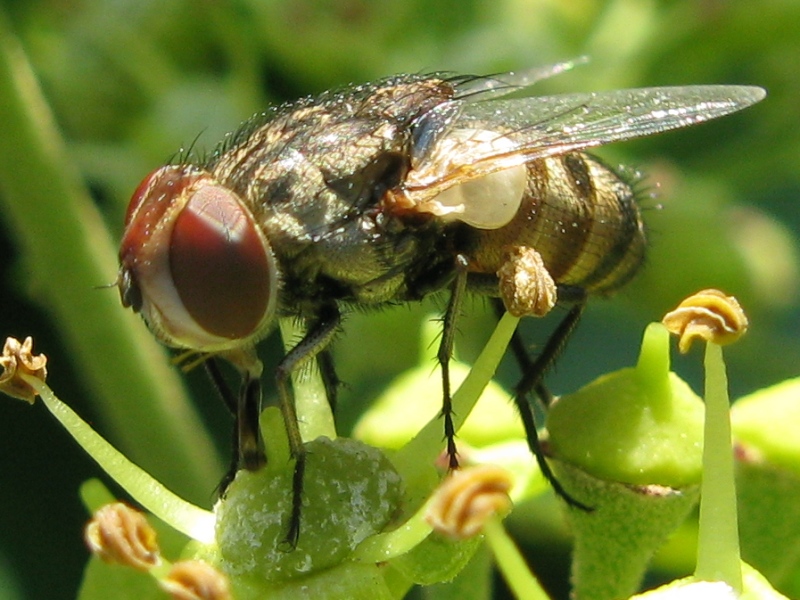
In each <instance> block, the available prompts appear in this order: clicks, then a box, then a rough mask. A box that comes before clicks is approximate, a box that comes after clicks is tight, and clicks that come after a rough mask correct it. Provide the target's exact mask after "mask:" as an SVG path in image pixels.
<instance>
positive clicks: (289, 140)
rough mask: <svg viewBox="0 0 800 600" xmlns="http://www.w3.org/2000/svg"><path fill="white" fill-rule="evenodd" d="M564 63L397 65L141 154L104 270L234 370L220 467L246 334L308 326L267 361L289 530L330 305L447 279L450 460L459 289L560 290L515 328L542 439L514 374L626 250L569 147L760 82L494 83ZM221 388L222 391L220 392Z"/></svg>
mask: <svg viewBox="0 0 800 600" xmlns="http://www.w3.org/2000/svg"><path fill="white" fill-rule="evenodd" d="M569 66H570V64H569V63H563V64H560V65H555V66H551V67H545V68H542V69H534V70H530V71H527V72H525V73H522V74H516V75H515V74H507V75H502V76H497V77H446V76H438V75H428V76H419V75H401V76H397V77H393V78H389V79H385V80H382V81H378V82H375V83H369V84H365V85H358V86H353V87H349V88H345V89H343V90H340V91H334V92H327V93H323V94H322V95H320V96H318V97H314V98H305V99H302V100H299V101H297V102H294V103H290V104H287V105H284V106H281V107H279V108H276V109H274V110H272V111H270V112H266V113H264V114H261V115H258V116H256V117H254V118H253V119H251V120H250V121H249V122H247V123H245V124H244V125H243V126H242V127H241V128H240V130H239V131H237V132H236V133H234V134H232V135H230V136H229V137H228V138H227V139H226V140H225V141H224V142H223V143H222V144H221V145H220V146H219V147H218V148H217V149H216V150H215V151H214V152H213V153H212V154H211V155H210V156H208V157H207V158H205V159H203V160H200V161H197V162H184V161H181V162H179V164H171V165H167V166H164V167H161V168H158V169H156V170H155V171H153V172H152V173H150V174H149V175H148V176H147V177H146V178H145V179H144V180H143V182H142V183H141V184H140V186H139V187H138V189H137V190H136V191H135V192H134V194H133V197H132V198H131V201H130V205H129V207H128V212H127V216H126V222H125V233H124V237H123V239H122V243H121V247H120V254H119V259H120V265H121V266H120V270H119V276H118V280H117V284H118V287H119V291H120V294H121V298H122V303H123V304H124V305H125V306H129V307H131V308H133V310H135V311H136V312H139V313H141V314H142V316H143V317H144V319H145V321H146V322H147V324H148V326H149V327H150V329H151V330H152V331H153V333H154V334H155V335H156V337H157V338H159V339H160V340H161V341H162V342H164V343H165V344H167V345H169V346H173V347H177V348H184V349H188V350H192V351H195V352H198V353H202V354H203V355H207V356H209V357H211V358H210V359H209V360H208V363H207V364H208V366H209V370H210V372H211V375H212V379H213V380H214V381H215V382H216V383H217V385H218V387H223V388H224V384H223V382H222V379H221V376H220V374H219V371H218V368H217V366H216V362H215V358H214V357H221V358H223V359H227V360H228V361H230V362H231V363H232V364H233V365H234V366H235V367H236V368H237V369H238V370H239V372H240V373H241V376H242V386H241V389H240V391H239V392H238V393H237V394H231V393H229V392H228V393H227V394H226V395H227V396H228V397H229V400H228V402H229V403H230V404H231V408H232V409H233V410H234V412H235V414H236V417H237V432H238V433H237V436H238V442H237V446H238V452H237V457H236V459H235V460H236V466H237V468H243V469H250V470H255V469H258V468H259V467H260V466H262V465H263V464H264V463H265V461H266V457H265V456H264V450H263V443H262V441H261V439H260V433H259V430H258V414H259V411H260V402H261V384H260V378H261V372H262V365H261V363H260V361H259V359H258V358H257V356H256V353H255V345H256V344H257V343H258V342H259V340H261V339H262V338H264V337H265V336H266V335H267V334H268V333H270V331H271V330H272V329H273V327H274V325H275V323H276V320H277V319H278V318H280V317H299V318H301V319H302V320H303V321H304V322H305V324H306V334H305V337H303V339H302V340H301V341H300V342H298V343H297V345H296V346H295V347H294V348H292V349H291V350H290V351H289V352H288V353H287V354H286V355H285V356H284V358H283V359H282V361H281V362H280V363H279V365H278V367H277V372H276V374H275V379H276V382H277V388H278V394H279V398H280V402H281V408H282V412H283V415H284V419H285V425H286V429H287V432H288V437H289V444H290V450H291V453H292V456H293V457H294V458H295V460H296V462H295V467H294V500H293V509H292V514H291V515H290V519H289V525H288V536H287V541H288V542H289V543H291V544H295V543H296V541H297V538H298V535H299V532H300V506H301V495H302V482H303V470H304V466H305V454H304V450H303V443H302V440H301V438H300V433H299V429H298V425H297V417H296V414H295V409H294V404H293V400H292V395H291V391H290V389H289V388H290V386H289V381H290V375H291V373H292V372H293V371H295V370H296V369H297V368H298V367H299V366H300V365H301V364H302V363H304V362H305V361H307V360H309V359H311V358H313V357H315V356H316V357H318V358H319V359H320V364H321V372H322V374H323V380H324V382H325V386H326V390H327V392H328V395H329V399H330V400H331V401H333V400H334V398H335V392H336V386H337V383H338V380H337V378H336V373H335V370H334V369H333V362H332V360H331V355H330V350H329V345H330V342H331V341H332V339H333V338H334V336H335V334H336V333H337V331H338V330H339V328H340V323H341V320H342V314H343V313H346V312H347V310H349V309H350V308H352V307H354V306H359V307H378V306H381V305H383V304H387V303H399V302H410V301H416V300H420V299H422V298H425V297H426V296H428V295H430V294H433V293H438V292H442V293H445V294H448V297H449V299H448V302H447V308H446V310H445V314H444V319H443V321H442V322H443V335H442V339H441V343H440V348H439V352H438V360H439V362H440V363H441V366H442V380H443V393H442V395H443V400H442V418H443V423H444V431H445V437H446V443H447V453H448V455H449V458H450V466H451V467H453V468H454V467H456V466H457V464H458V461H457V453H456V445H455V442H454V436H455V432H454V427H453V421H452V415H451V407H450V378H449V369H448V361H449V359H450V355H451V352H452V347H453V337H454V332H455V327H456V321H457V317H458V315H459V312H460V309H461V306H462V303H463V301H464V297H465V295H466V294H468V293H473V294H480V295H484V296H488V297H490V298H493V299H495V300H494V301H495V304H497V305H498V306H499V307H500V308H502V309H504V310H509V311H510V312H512V313H514V314H515V315H517V316H525V315H533V316H543V315H545V314H547V313H548V312H549V311H550V310H551V309H552V308H553V306H554V305H555V304H556V303H557V302H560V303H562V304H566V305H568V306H570V308H569V310H568V311H567V313H566V316H565V317H564V318H563V320H562V321H561V323H560V325H559V326H558V327H557V328H556V329H555V331H554V333H553V334H552V336H551V338H550V340H549V341H548V343H547V344H546V346H545V347H544V349H543V351H542V352H541V353H540V355H539V357H538V358H537V359H536V360H533V359H532V358H531V357H529V356H528V352H527V350H526V348H525V347H524V345H523V344H522V342H521V340H520V339H519V337H518V336H516V337H515V338H514V341H513V343H512V349H513V352H514V354H515V356H516V358H517V360H518V362H519V363H520V366H521V367H522V370H523V373H524V374H523V378H522V381H521V382H520V384H519V385H518V386H517V388H516V400H515V401H516V404H517V406H518V407H519V410H520V414H521V415H522V417H523V422H524V424H525V427H526V430H527V434H528V437H529V444H530V446H531V449H532V450H533V452H534V453H535V454H536V456H537V460H538V461H539V463H540V465H541V466H542V468H543V469H544V471H545V473H546V474H548V475H549V476H550V478H551V480H552V482H553V484H554V485H555V486H556V490H557V491H559V492H560V493H561V494H562V495H563V496H564V497H565V498H567V499H568V501H571V502H572V503H573V504H576V505H580V503H579V502H577V501H575V500H572V499H571V498H570V497H569V496H568V495H567V494H566V493H565V492H564V490H563V489H561V488H560V486H559V485H558V482H557V481H556V480H555V478H554V477H552V474H550V472H549V469H548V468H547V463H546V462H545V461H544V459H543V458H542V456H541V452H540V451H539V448H538V438H537V433H536V427H535V424H534V421H533V415H532V411H531V406H530V404H529V398H528V397H529V396H530V394H531V393H535V394H537V395H539V396H540V397H547V390H546V389H545V387H544V385H543V383H542V378H543V375H544V373H545V371H546V370H547V368H548V367H549V366H550V365H551V363H552V362H553V361H554V360H555V358H556V357H557V355H558V353H559V351H560V349H561V348H562V347H563V345H564V343H565V342H566V340H567V338H568V336H569V334H570V332H571V331H572V329H573V328H574V326H575V325H576V323H577V321H578V319H579V317H580V314H581V312H582V310H583V307H584V306H585V303H586V301H587V298H588V297H589V296H591V295H602V294H606V293H609V292H612V291H614V290H616V289H618V288H619V287H621V286H622V285H624V284H625V283H626V282H627V281H628V280H629V279H630V278H631V277H632V276H633V275H634V274H635V273H636V271H637V269H638V268H639V266H640V265H641V263H642V261H643V257H644V254H645V248H646V239H645V228H644V225H643V222H642V219H641V216H640V213H639V208H638V206H637V202H636V194H635V192H634V189H633V185H634V182H633V181H631V180H630V178H626V176H624V175H623V174H621V173H620V172H617V171H615V170H614V169H611V168H610V167H608V166H606V165H605V164H604V163H603V162H601V161H600V160H598V159H596V158H593V157H592V156H590V155H588V154H585V153H584V152H583V151H584V150H586V149H588V148H592V147H595V146H600V145H603V144H608V143H611V142H615V141H620V140H625V139H630V138H635V137H640V136H647V135H651V134H654V133H658V132H661V131H666V130H669V129H675V128H680V127H685V126H688V125H692V124H695V123H700V122H703V121H707V120H709V119H713V118H716V117H720V116H722V115H726V114H728V113H732V112H735V111H738V110H740V109H742V108H744V107H746V106H749V105H751V104H753V103H755V102H758V101H759V100H761V99H762V98H763V97H764V95H765V94H764V91H763V90H761V89H760V88H755V87H744V86H690V87H671V88H645V89H630V90H615V91H609V92H600V93H583V94H567V95H558V96H544V97H527V98H521V99H519V98H518V99H508V98H507V96H508V94H509V93H511V92H516V91H519V90H520V89H522V88H526V87H528V86H529V85H531V84H533V83H535V82H536V81H538V80H540V79H543V78H545V77H549V76H551V75H554V74H556V73H558V72H560V71H563V70H564V69H565V68H568V67H569ZM233 396H235V397H233Z"/></svg>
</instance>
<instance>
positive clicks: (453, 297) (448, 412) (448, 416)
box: [436, 254, 468, 469]
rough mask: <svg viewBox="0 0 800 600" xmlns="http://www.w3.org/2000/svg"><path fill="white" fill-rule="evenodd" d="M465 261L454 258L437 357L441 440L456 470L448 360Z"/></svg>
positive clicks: (463, 285)
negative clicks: (439, 367) (442, 439)
mask: <svg viewBox="0 0 800 600" xmlns="http://www.w3.org/2000/svg"><path fill="white" fill-rule="evenodd" d="M467 264H468V263H467V259H466V257H465V256H463V255H461V254H459V255H458V256H456V269H455V270H456V277H455V279H454V280H453V283H452V287H451V290H450V300H449V302H448V303H447V310H446V311H445V313H444V320H443V322H442V340H441V342H439V351H438V352H437V354H436V358H437V360H438V361H439V365H440V366H441V367H442V418H443V419H444V437H445V440H446V441H447V460H448V462H447V464H448V468H450V469H457V468H458V452H457V450H456V440H455V437H456V430H455V426H454V425H453V399H452V393H451V389H450V358H451V357H452V356H453V343H454V341H455V335H456V319H457V318H458V316H459V315H460V314H461V306H462V304H463V302H464V293H465V291H466V288H467Z"/></svg>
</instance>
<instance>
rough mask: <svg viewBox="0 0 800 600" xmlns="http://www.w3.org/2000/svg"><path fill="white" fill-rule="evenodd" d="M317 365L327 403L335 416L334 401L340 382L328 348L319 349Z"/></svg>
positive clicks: (337, 395)
mask: <svg viewBox="0 0 800 600" xmlns="http://www.w3.org/2000/svg"><path fill="white" fill-rule="evenodd" d="M317 365H318V366H319V374H320V376H321V377H322V385H323V386H324V387H325V396H327V398H328V405H329V406H330V407H331V412H332V413H333V415H334V417H335V416H336V403H337V399H338V397H339V386H340V385H341V383H342V382H341V381H340V380H339V376H338V375H337V374H336V368H335V367H334V365H333V356H332V355H331V352H330V350H329V349H328V348H324V349H322V350H320V352H319V354H317Z"/></svg>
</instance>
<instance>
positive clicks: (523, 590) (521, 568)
mask: <svg viewBox="0 0 800 600" xmlns="http://www.w3.org/2000/svg"><path fill="white" fill-rule="evenodd" d="M483 532H484V534H485V535H486V542H487V543H488V544H489V547H490V548H491V549H492V552H493V553H494V557H495V562H496V563H497V566H498V568H499V569H500V572H501V573H502V574H503V577H504V578H505V580H506V583H508V587H510V588H511V591H512V592H513V593H514V596H515V597H516V598H525V599H526V600H548V598H549V597H548V595H547V592H545V591H544V589H543V588H542V586H541V585H540V584H539V582H538V581H537V580H536V577H534V575H533V573H531V571H530V569H529V568H528V565H527V563H526V562H525V559H524V558H523V557H522V554H520V551H519V548H517V545H516V544H515V543H514V540H512V539H511V538H510V537H509V536H508V533H507V532H506V530H505V528H504V527H503V522H502V521H501V520H500V518H499V517H497V516H494V517H492V518H491V519H489V520H488V521H487V522H486V524H485V525H484V526H483Z"/></svg>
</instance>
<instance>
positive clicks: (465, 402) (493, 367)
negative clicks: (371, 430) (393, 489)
mask: <svg viewBox="0 0 800 600" xmlns="http://www.w3.org/2000/svg"><path fill="white" fill-rule="evenodd" d="M518 323H519V319H518V318H517V317H513V316H512V315H511V314H509V313H505V314H504V315H503V318H502V319H500V322H499V323H498V324H497V327H496V328H495V330H494V332H493V333H492V336H491V337H490V338H489V341H488V342H486V345H485V346H484V348H483V351H481V353H480V356H478V359H477V360H476V361H475V364H474V365H473V367H472V369H470V372H469V375H467V378H466V379H465V380H464V381H463V382H462V384H461V386H460V387H459V388H458V390H456V392H455V393H454V394H453V425H454V426H455V429H456V431H458V430H459V429H460V428H461V426H462V425H463V424H464V421H466V419H467V417H468V416H469V413H470V412H471V411H472V409H473V407H474V406H475V404H476V403H477V402H478V399H479V398H480V397H481V393H483V390H484V389H485V388H486V386H487V385H488V384H489V382H490V381H491V379H492V377H494V374H495V371H497V365H499V364H500V361H501V360H502V358H503V356H504V354H505V351H506V347H507V346H508V343H509V341H511V336H512V335H514V331H516V329H517V324H518ZM441 450H442V423H441V419H440V418H439V417H438V416H437V417H435V418H433V419H431V420H430V421H429V422H428V424H427V425H425V427H424V428H423V429H422V430H421V431H420V432H419V433H418V434H417V435H416V436H415V437H414V439H413V440H411V441H410V442H409V443H408V444H406V445H405V446H404V447H403V448H401V449H400V450H399V451H398V453H397V455H396V458H394V459H393V461H396V462H398V463H404V462H405V461H406V460H410V461H411V462H412V463H413V462H416V461H417V460H419V459H420V458H422V457H428V458H430V457H435V456H436V455H437V454H439V452H441Z"/></svg>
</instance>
